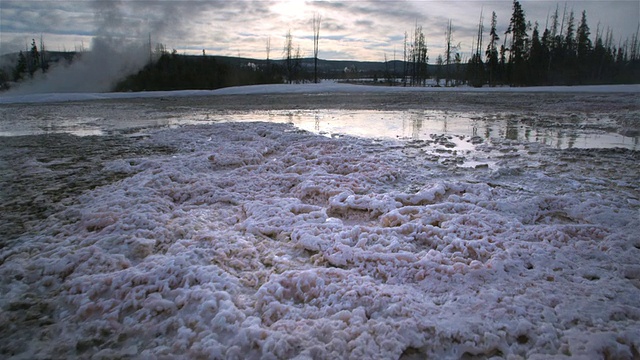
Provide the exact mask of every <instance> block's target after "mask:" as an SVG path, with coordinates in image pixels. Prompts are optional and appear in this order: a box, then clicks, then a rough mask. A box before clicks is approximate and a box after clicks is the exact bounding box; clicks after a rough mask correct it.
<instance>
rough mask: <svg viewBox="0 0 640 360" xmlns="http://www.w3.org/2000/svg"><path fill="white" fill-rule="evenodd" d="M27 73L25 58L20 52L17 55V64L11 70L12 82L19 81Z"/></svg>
mask: <svg viewBox="0 0 640 360" xmlns="http://www.w3.org/2000/svg"><path fill="white" fill-rule="evenodd" d="M26 72H27V58H26V57H25V56H24V53H22V51H20V53H19V54H18V63H17V65H16V67H15V68H14V69H13V81H20V80H22V79H23V77H24V74H25V73H26Z"/></svg>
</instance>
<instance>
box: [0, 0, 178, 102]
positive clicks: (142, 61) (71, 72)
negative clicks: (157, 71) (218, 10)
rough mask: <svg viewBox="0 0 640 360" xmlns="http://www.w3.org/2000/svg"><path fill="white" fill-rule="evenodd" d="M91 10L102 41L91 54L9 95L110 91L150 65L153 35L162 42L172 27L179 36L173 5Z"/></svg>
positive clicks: (97, 4)
mask: <svg viewBox="0 0 640 360" xmlns="http://www.w3.org/2000/svg"><path fill="white" fill-rule="evenodd" d="M92 6H93V8H94V10H95V13H96V18H95V19H96V33H97V35H96V36H95V37H94V38H93V40H92V42H91V48H90V50H89V51H87V52H84V53H81V54H79V56H78V58H76V59H75V60H74V61H73V63H71V64H62V63H60V64H55V65H53V64H52V67H51V68H50V69H49V70H48V71H47V73H44V74H42V73H38V74H37V75H36V76H34V78H33V79H30V80H27V81H25V82H23V83H20V84H19V85H18V86H17V87H15V88H13V89H11V90H10V91H9V94H11V95H20V94H30V93H54V92H107V91H111V90H112V89H113V87H114V85H116V84H117V82H118V81H120V80H122V79H124V78H125V77H127V76H129V75H131V74H134V73H136V72H137V71H139V70H140V69H141V68H142V67H144V66H145V65H146V64H147V63H148V62H149V61H150V50H151V43H150V40H148V37H149V36H148V34H151V33H153V34H154V36H155V37H158V36H160V35H161V34H162V32H163V31H164V30H165V29H166V28H167V26H171V27H172V31H179V26H178V25H179V24H178V21H179V19H180V17H181V14H180V11H178V9H177V7H175V6H174V5H172V4H171V2H164V1H158V2H146V1H104V0H102V1H100V0H96V1H94V2H93V4H92ZM142 7H144V8H142ZM131 14H145V15H144V17H142V16H132V15H131Z"/></svg>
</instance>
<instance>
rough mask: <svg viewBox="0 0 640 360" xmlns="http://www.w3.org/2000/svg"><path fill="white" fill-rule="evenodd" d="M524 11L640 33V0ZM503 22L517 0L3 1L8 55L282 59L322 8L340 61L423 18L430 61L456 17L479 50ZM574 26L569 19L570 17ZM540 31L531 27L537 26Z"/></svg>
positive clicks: (457, 38) (324, 49) (326, 44)
mask: <svg viewBox="0 0 640 360" xmlns="http://www.w3.org/2000/svg"><path fill="white" fill-rule="evenodd" d="M520 3H521V5H522V7H523V9H524V11H525V17H526V19H527V20H528V21H530V22H531V23H532V26H533V25H534V24H535V22H538V23H539V26H540V28H544V27H545V25H546V24H547V22H548V21H549V18H550V16H551V15H552V14H553V12H554V11H555V10H556V8H558V10H559V15H560V18H561V19H562V15H563V13H564V12H565V6H566V17H567V18H568V17H569V13H570V12H571V11H573V12H574V18H575V24H574V26H575V27H576V28H577V24H578V22H579V20H580V17H581V13H582V11H583V10H585V11H586V14H587V22H588V25H589V27H590V29H591V34H592V38H594V37H595V34H596V32H597V31H600V32H604V33H606V31H607V29H610V30H611V31H612V32H613V39H614V41H615V42H616V43H617V42H624V41H625V40H626V39H627V38H631V36H632V35H633V34H635V33H636V31H637V29H638V26H639V20H638V19H639V18H640V1H637V0H602V1H565V2H562V1H559V2H556V1H537V0H536V1H533V0H530V1H529V0H522V1H520ZM492 11H495V12H496V14H497V20H498V31H499V32H500V33H501V34H503V33H504V31H505V30H506V28H507V26H508V24H509V19H510V17H511V12H512V1H508V0H499V1H481V0H475V1H474V0H467V1H442V0H423V1H398V0H387V1H359V0H354V1H302V0H283V1H258V0H256V1H253V0H242V1H211V0H204V1H203V0H199V1H194V0H172V1H165V0H156V1H151V0H145V1H138V0H121V1H97V0H95V1H90V0H74V1H65V0H55V1H54V0H50V1H32V0H17V1H13V0H3V1H2V2H0V54H4V53H10V52H16V51H19V50H25V49H27V48H29V46H30V43H31V39H36V42H37V43H39V42H40V38H41V37H42V40H43V41H44V44H45V46H46V47H47V49H48V50H53V51H74V50H81V49H85V50H88V49H90V47H91V43H92V39H93V38H94V37H96V36H109V37H116V38H121V39H123V40H128V41H130V42H138V43H140V44H146V43H148V41H149V37H151V39H152V42H153V43H154V44H155V43H162V44H164V45H165V46H166V48H167V49H168V50H172V49H175V50H176V51H178V53H185V54H201V53H202V50H205V51H206V53H207V54H209V55H228V56H243V57H252V58H266V53H267V49H266V48H267V45H266V44H267V39H270V44H271V46H270V47H271V48H270V57H271V58H281V57H282V48H283V46H284V38H285V35H286V34H287V32H288V31H291V34H292V36H293V39H294V46H296V47H298V46H299V47H300V51H301V53H302V55H303V56H309V57H310V56H312V54H313V27H312V19H313V16H314V14H317V15H319V16H321V17H322V22H321V29H320V51H319V57H320V58H324V59H333V60H371V61H382V60H383V59H384V57H385V55H386V57H387V58H388V59H389V60H391V59H393V58H394V57H395V58H396V59H401V58H402V52H403V38H404V33H405V31H406V32H408V33H409V34H411V33H412V31H413V28H414V26H415V24H416V23H417V24H418V25H421V26H422V27H423V31H424V33H425V35H426V38H427V43H428V47H429V57H430V62H432V63H433V62H435V58H436V57H437V55H439V54H442V52H443V48H444V45H445V36H444V33H445V28H446V24H447V22H448V21H449V19H451V20H452V23H453V36H454V43H455V44H459V45H460V50H461V51H462V52H463V53H468V52H470V51H471V47H472V45H473V43H474V37H475V36H476V33H477V28H478V21H479V19H480V16H481V14H482V15H483V17H484V29H485V37H487V36H488V31H489V26H490V21H491V12H492ZM565 27H566V22H565ZM531 31H532V30H529V34H531Z"/></svg>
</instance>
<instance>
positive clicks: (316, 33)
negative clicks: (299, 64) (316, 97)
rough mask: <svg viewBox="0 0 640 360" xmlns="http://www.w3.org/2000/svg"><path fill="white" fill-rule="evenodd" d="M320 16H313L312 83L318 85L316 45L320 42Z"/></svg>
mask: <svg viewBox="0 0 640 360" xmlns="http://www.w3.org/2000/svg"><path fill="white" fill-rule="evenodd" d="M321 21H322V16H320V15H319V14H317V13H315V14H313V82H315V83H316V84H317V83H318V45H319V42H320V22H321Z"/></svg>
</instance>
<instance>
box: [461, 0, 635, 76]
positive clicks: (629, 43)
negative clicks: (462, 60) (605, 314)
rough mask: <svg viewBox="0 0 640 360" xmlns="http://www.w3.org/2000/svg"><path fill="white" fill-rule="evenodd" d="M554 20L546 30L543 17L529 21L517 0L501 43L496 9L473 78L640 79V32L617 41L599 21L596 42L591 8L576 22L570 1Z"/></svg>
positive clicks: (471, 63) (471, 71) (472, 70)
mask: <svg viewBox="0 0 640 360" xmlns="http://www.w3.org/2000/svg"><path fill="white" fill-rule="evenodd" d="M550 20H551V22H550V24H549V23H548V24H547V26H545V28H544V29H543V30H541V29H540V26H539V24H538V23H537V22H536V23H535V24H533V26H532V25H531V23H530V22H527V21H526V19H525V12H524V10H523V8H522V6H521V5H520V3H519V2H518V1H517V0H514V1H513V12H512V15H511V19H510V20H509V26H508V28H507V30H506V31H505V33H504V34H503V36H504V38H503V39H502V44H500V36H499V34H498V32H497V31H496V26H497V19H496V14H495V12H493V13H492V17H491V27H490V31H489V43H488V45H487V47H486V49H485V53H484V61H483V59H482V54H481V48H480V47H479V46H477V47H476V49H475V52H474V53H473V55H472V57H471V59H470V60H469V62H468V67H467V80H468V81H469V82H470V83H471V84H472V85H474V86H480V85H483V84H489V85H491V86H495V85H498V84H505V85H512V86H523V85H579V84H610V83H637V82H639V81H640V43H639V39H638V32H636V33H635V34H634V35H633V36H632V37H631V39H627V40H625V41H624V42H619V43H618V44H615V43H614V40H613V31H612V30H611V29H606V31H605V29H601V28H600V27H599V26H598V28H597V29H596V34H595V41H592V40H591V39H592V37H591V29H590V27H589V25H588V23H587V13H586V11H582V13H581V16H580V20H579V21H576V19H575V14H574V12H573V10H570V11H569V12H567V10H566V6H565V9H564V11H563V13H562V16H560V9H559V7H558V6H556V10H555V12H554V13H553V15H552V16H551V19H550ZM481 21H482V20H481ZM479 27H480V28H481V27H482V23H480V25H479ZM639 29H640V28H639ZM529 32H530V35H529ZM481 42H482V33H479V35H478V40H477V43H481Z"/></svg>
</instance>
